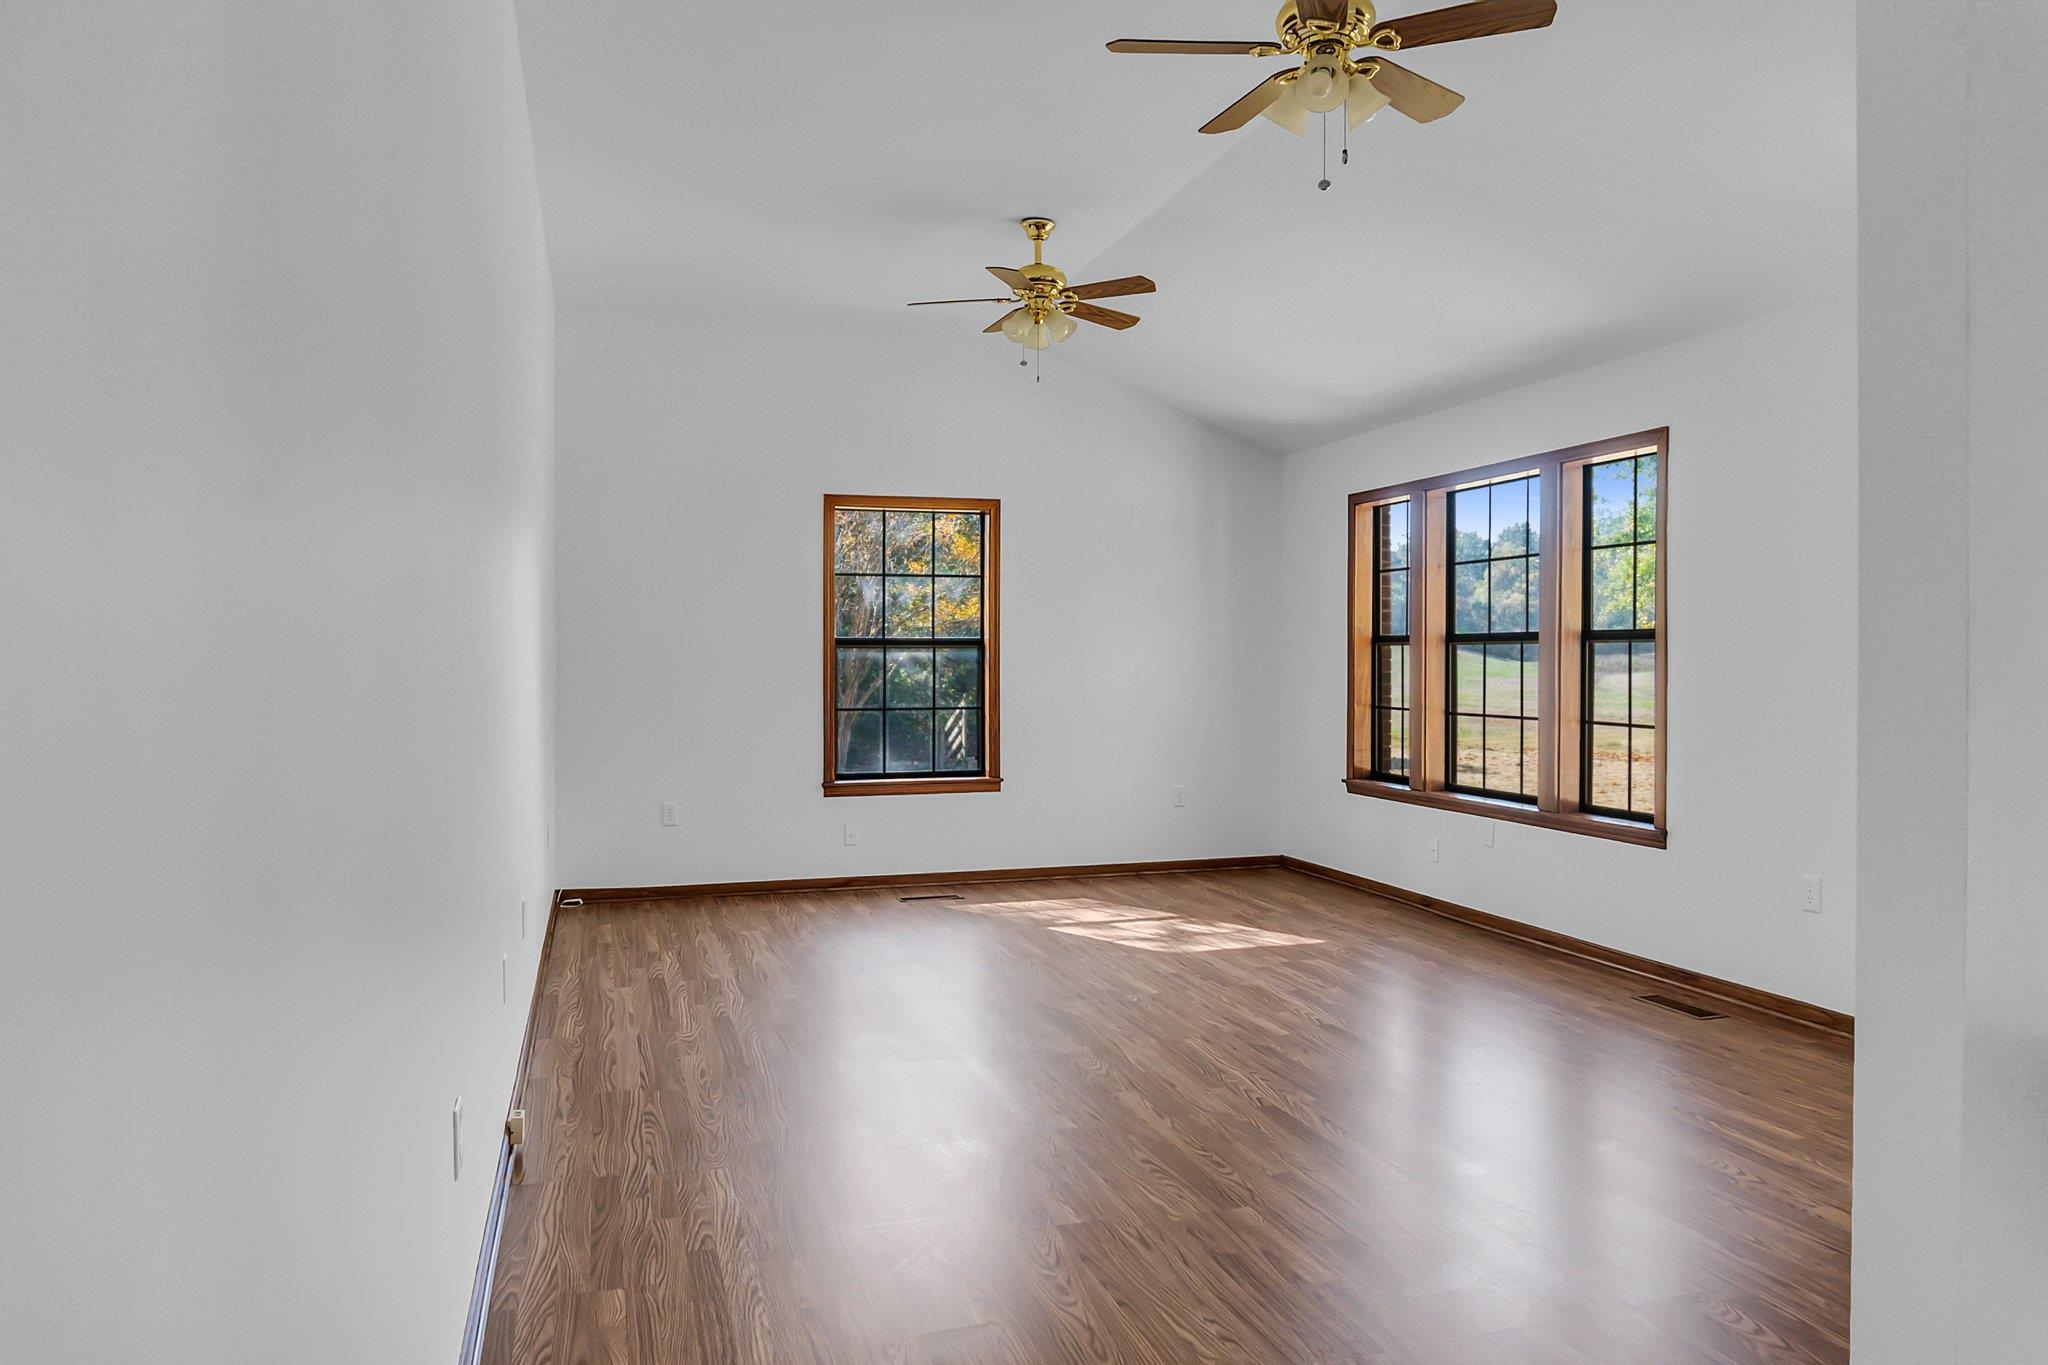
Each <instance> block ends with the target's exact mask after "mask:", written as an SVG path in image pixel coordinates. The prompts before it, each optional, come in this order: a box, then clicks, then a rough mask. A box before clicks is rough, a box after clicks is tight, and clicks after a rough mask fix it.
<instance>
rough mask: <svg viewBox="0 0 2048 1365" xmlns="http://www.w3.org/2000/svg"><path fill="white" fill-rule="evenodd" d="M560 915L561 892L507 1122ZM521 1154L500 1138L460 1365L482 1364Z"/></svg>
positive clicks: (529, 1064) (551, 915)
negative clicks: (502, 1239)
mask: <svg viewBox="0 0 2048 1365" xmlns="http://www.w3.org/2000/svg"><path fill="white" fill-rule="evenodd" d="M561 910H562V893H561V892H559V891H557V892H556V893H555V898H554V900H552V901H550V902H549V903H548V924H547V928H546V929H544V930H542V931H541V939H540V962H539V964H538V965H537V966H536V967H535V968H534V971H533V995H532V996H531V998H529V999H528V1000H527V1002H526V1032H525V1034H524V1035H523V1036H522V1037H521V1038H520V1040H519V1069H518V1071H516V1072H515V1073H513V1077H512V1100H511V1103H510V1104H508V1105H507V1106H506V1110H507V1113H506V1117H507V1118H508V1119H509V1118H510V1117H511V1113H510V1111H511V1110H513V1109H521V1108H525V1107H526V1078H527V1076H528V1074H529V1073H530V1072H531V1070H532V1068H533V1030H534V1025H535V1023H536V1022H537V1021H538V1020H539V1018H540V993H541V989H542V987H543V986H544V985H545V984H546V983H547V979H548V963H549V961H550V960H551V959H552V958H553V957H554V952H555V921H556V920H557V919H559V918H560V916H561ZM524 1155H525V1154H524V1153H523V1152H520V1151H518V1150H517V1149H515V1148H514V1147H513V1146H512V1139H511V1138H510V1137H509V1136H506V1135H503V1134H502V1133H501V1135H500V1137H499V1140H498V1170H497V1174H496V1176H495V1177H493V1182H492V1185H491V1202H490V1208H489V1211H488V1212H487V1213H486V1214H485V1215H484V1243H483V1250H482V1251H481V1252H480V1253H479V1254H478V1256H477V1262H476V1281H475V1283H474V1284H473V1285H472V1286H471V1287H470V1295H469V1319H468V1321H467V1323H466V1324H465V1326H464V1328H463V1332H462V1356H461V1365H477V1363H478V1362H479V1361H481V1360H482V1359H483V1354H484V1332H485V1330H486V1329H487V1328H488V1326H489V1324H490V1313H491V1286H492V1285H493V1284H494V1283H495V1282H496V1281H497V1278H498V1241H499V1239H500V1237H502V1236H503V1234H504V1230H505V1200H506V1199H507V1198H508V1197H509V1196H510V1194H511V1192H512V1186H514V1185H516V1184H518V1183H519V1179H520V1176H521V1175H522V1174H523V1171H522V1167H521V1160H522V1158H523V1157H524Z"/></svg>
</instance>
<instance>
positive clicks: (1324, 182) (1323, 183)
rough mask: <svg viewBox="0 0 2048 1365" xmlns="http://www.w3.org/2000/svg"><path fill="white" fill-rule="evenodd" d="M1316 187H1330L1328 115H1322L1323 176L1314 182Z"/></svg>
mask: <svg viewBox="0 0 2048 1365" xmlns="http://www.w3.org/2000/svg"><path fill="white" fill-rule="evenodd" d="M1316 188H1317V189H1319V190H1327V189H1328V188H1330V116H1329V115H1328V114H1324V115H1323V178H1322V179H1321V180H1318V181H1317V182H1316Z"/></svg>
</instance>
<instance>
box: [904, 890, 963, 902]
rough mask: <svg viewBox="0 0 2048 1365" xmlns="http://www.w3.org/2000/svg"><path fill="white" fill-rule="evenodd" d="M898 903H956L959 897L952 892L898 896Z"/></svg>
mask: <svg viewBox="0 0 2048 1365" xmlns="http://www.w3.org/2000/svg"><path fill="white" fill-rule="evenodd" d="M896 899H897V900H899V901H957V900H959V899H960V896H959V895H958V894H957V893H955V892H952V891H944V892H940V893H939V894H937V895H933V896H898V897H897V898H896Z"/></svg>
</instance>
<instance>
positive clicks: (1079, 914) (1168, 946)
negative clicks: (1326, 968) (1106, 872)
mask: <svg viewBox="0 0 2048 1365" xmlns="http://www.w3.org/2000/svg"><path fill="white" fill-rule="evenodd" d="M961 908H962V909H965V910H969V911H972V912H974V913H975V914H993V915H1001V916H1003V917H1004V918H1006V919H1025V920H1032V921H1035V922H1037V923H1040V924H1043V925H1045V926H1046V927H1047V928H1048V929H1051V930H1052V931H1053V932H1054V933H1056V934H1071V935H1073V936H1074V937H1076V938H1092V939H1097V940H1100V941H1101V942H1104V943H1117V944H1121V945H1123V946H1124V947H1126V948H1143V949H1145V950H1146V951H1147V952H1152V953H1220V952H1228V951H1230V950H1233V949H1237V948H1297V947H1302V946H1305V945H1307V944H1314V943H1321V942H1322V941H1323V940H1321V939H1319V938H1303V937H1301V936H1300V935H1298V934H1281V933H1275V932H1274V931H1273V930H1271V929H1257V928H1254V927H1252V926H1251V925H1249V924H1229V923H1214V922H1211V921H1208V920H1193V919H1187V918H1185V917H1184V916H1181V915H1176V914H1174V913H1173V912H1172V911H1170V910H1148V909H1145V908H1144V907H1143V906H1137V905H1113V904H1111V903H1109V902H1107V901H1099V900H1091V899H1087V898H1080V899H1073V900H1030V901H994V902H990V903H987V904H982V905H966V906H962V907H961Z"/></svg>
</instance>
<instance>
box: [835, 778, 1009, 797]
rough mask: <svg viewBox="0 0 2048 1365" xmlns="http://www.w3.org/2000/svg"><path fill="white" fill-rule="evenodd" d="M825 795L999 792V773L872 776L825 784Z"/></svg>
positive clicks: (1001, 785)
mask: <svg viewBox="0 0 2048 1365" xmlns="http://www.w3.org/2000/svg"><path fill="white" fill-rule="evenodd" d="M824 788H825V795H827V796H936V795H939V794H941V793H944V792H999V791H1001V790H1002V789H1003V779H1002V778H1000V777H872V778H863V779H857V780H853V781H845V782H827V783H825V784H824Z"/></svg>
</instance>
